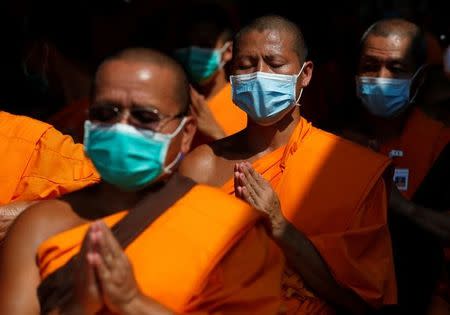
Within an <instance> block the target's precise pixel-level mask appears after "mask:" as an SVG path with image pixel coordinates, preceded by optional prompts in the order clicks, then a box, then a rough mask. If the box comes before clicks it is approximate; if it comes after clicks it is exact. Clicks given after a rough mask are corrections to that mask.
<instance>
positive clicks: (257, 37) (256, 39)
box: [236, 28, 294, 53]
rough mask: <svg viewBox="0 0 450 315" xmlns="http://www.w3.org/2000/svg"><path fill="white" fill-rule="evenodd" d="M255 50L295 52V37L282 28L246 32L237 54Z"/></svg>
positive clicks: (238, 45)
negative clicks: (269, 49)
mask: <svg viewBox="0 0 450 315" xmlns="http://www.w3.org/2000/svg"><path fill="white" fill-rule="evenodd" d="M252 48H254V49H268V48H272V49H276V50H279V51H281V50H283V51H289V50H291V51H294V36H293V35H292V34H291V33H289V32H288V31H286V30H283V29H280V28H268V29H263V30H259V29H252V30H248V31H246V32H244V33H243V34H241V36H240V37H239V38H238V42H237V43H236V52H237V53H239V52H242V51H247V50H251V49H252Z"/></svg>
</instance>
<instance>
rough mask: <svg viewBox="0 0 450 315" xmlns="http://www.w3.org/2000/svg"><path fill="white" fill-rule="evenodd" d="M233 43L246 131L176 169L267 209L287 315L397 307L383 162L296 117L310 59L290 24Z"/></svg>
mask: <svg viewBox="0 0 450 315" xmlns="http://www.w3.org/2000/svg"><path fill="white" fill-rule="evenodd" d="M233 49H234V50H233V61H232V69H233V73H234V75H233V76H231V83H232V89H233V101H234V103H235V104H236V105H237V106H239V107H240V108H242V109H243V110H245V111H246V112H247V116H248V124H247V127H246V128H245V129H244V130H243V131H241V132H239V133H237V134H235V135H232V136H230V137H227V138H225V139H222V140H219V141H216V142H213V143H212V144H211V145H209V146H207V145H205V146H200V147H198V148H197V149H195V150H194V151H193V152H192V153H190V154H189V155H188V156H187V157H186V158H185V159H184V161H183V163H182V165H181V168H180V171H181V172H182V173H183V174H185V175H188V176H190V177H192V178H194V179H195V180H196V181H198V182H202V183H207V184H210V185H214V186H217V187H221V188H222V189H223V190H224V191H226V192H227V193H229V194H230V195H232V194H235V195H236V196H237V197H239V198H241V199H243V200H245V201H247V202H249V203H250V204H251V205H253V206H254V207H255V208H257V209H259V210H261V211H263V212H266V213H267V215H268V217H269V218H270V221H271V223H272V234H273V237H274V239H275V240H276V241H277V243H278V245H279V246H280V247H281V248H282V249H283V252H284V254H285V255H286V257H287V260H288V262H289V268H287V269H286V270H285V272H284V279H283V282H282V285H283V295H284V301H283V302H284V303H283V306H284V309H285V310H286V311H287V314H334V313H335V312H336V310H343V312H344V313H345V314H364V313H365V312H366V311H367V310H368V309H374V308H380V307H382V306H383V305H390V304H394V303H396V286H395V277H394V266H393V258H392V250H391V243H390V236H389V231H388V227H387V222H386V215H387V214H386V211H387V187H386V185H387V183H386V182H385V181H384V179H383V174H384V173H385V171H386V169H387V167H388V166H389V160H388V158H387V157H384V156H382V155H379V154H376V153H373V152H371V151H370V150H367V149H365V148H363V147H360V146H358V145H354V144H353V143H350V142H348V141H345V140H343V139H340V138H338V137H335V136H333V135H331V134H328V133H326V132H324V131H322V130H319V129H317V128H314V127H313V126H312V125H311V124H310V123H309V122H308V121H306V120H305V119H304V118H302V117H301V116H300V112H299V108H298V106H296V105H298V102H299V100H300V96H301V93H302V90H303V89H304V88H305V87H306V86H307V85H308V83H309V81H310V79H311V75H312V71H313V64H312V62H311V61H308V60H307V59H306V52H305V50H306V49H305V43H304V40H303V36H302V33H301V31H300V29H299V28H298V27H297V26H296V25H295V24H293V23H292V22H290V21H288V20H286V19H285V18H283V17H279V16H264V17H260V18H258V19H256V20H254V21H253V22H252V23H250V24H249V25H248V26H246V27H244V28H243V29H241V30H240V31H239V33H238V34H237V35H236V37H235V39H234V46H233Z"/></svg>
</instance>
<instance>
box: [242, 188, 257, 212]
mask: <svg viewBox="0 0 450 315" xmlns="http://www.w3.org/2000/svg"><path fill="white" fill-rule="evenodd" d="M241 194H242V199H243V200H245V201H246V202H247V203H249V204H250V205H251V206H252V207H253V208H256V205H255V200H254V199H253V197H252V196H251V194H250V193H249V191H248V189H247V187H242V192H241Z"/></svg>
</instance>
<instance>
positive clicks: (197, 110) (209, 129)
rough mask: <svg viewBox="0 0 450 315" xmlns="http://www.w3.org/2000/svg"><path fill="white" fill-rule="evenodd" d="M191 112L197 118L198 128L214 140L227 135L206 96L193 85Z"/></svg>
mask: <svg viewBox="0 0 450 315" xmlns="http://www.w3.org/2000/svg"><path fill="white" fill-rule="evenodd" d="M191 112H192V114H193V115H194V117H195V119H196V120H197V128H198V130H200V131H201V132H202V133H203V134H205V135H206V136H208V137H210V138H211V139H213V140H218V139H222V138H224V137H225V136H226V134H225V132H224V131H223V129H222V128H221V127H220V126H219V124H218V123H217V121H216V119H215V118H214V116H213V114H212V112H211V110H210V109H209V107H208V104H207V103H206V100H205V97H204V96H203V95H201V94H200V93H198V92H197V91H196V90H195V89H194V88H193V87H191Z"/></svg>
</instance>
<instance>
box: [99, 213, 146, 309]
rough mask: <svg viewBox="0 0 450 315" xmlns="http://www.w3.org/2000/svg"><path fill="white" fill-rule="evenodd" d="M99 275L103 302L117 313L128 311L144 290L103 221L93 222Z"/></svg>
mask: <svg viewBox="0 0 450 315" xmlns="http://www.w3.org/2000/svg"><path fill="white" fill-rule="evenodd" d="M92 234H93V235H92V236H93V237H92V239H93V243H94V250H95V253H94V258H93V263H94V266H95V270H96V274H97V277H98V280H99V283H100V288H101V292H102V297H103V301H104V303H105V305H106V307H107V308H108V310H109V311H111V312H113V313H114V314H127V313H128V311H127V308H128V306H129V305H130V304H131V302H132V301H134V300H135V299H136V298H139V297H140V295H141V293H140V290H139V288H138V285H137V283H136V279H135V276H134V273H133V269H132V266H131V264H130V261H129V260H128V257H127V256H126V255H125V252H124V251H123V250H122V247H121V246H120V245H119V243H118V242H117V240H116V238H115V237H114V235H113V234H112V232H111V230H110V229H109V228H108V227H107V226H106V225H105V224H104V223H103V222H102V221H96V222H94V223H93V224H92Z"/></svg>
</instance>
